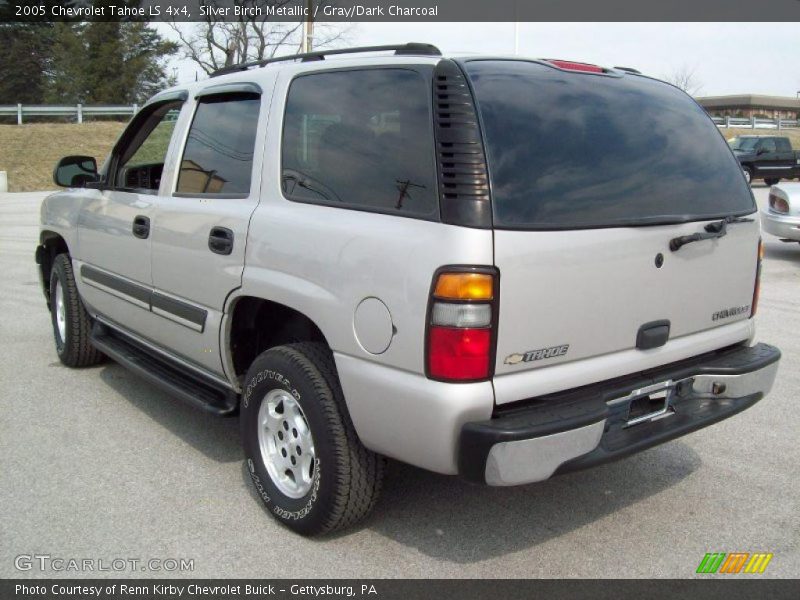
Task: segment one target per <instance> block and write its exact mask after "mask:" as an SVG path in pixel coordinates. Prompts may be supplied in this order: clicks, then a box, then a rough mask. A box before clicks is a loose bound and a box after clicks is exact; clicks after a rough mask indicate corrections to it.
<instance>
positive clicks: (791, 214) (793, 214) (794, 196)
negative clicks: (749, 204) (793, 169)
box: [761, 183, 800, 242]
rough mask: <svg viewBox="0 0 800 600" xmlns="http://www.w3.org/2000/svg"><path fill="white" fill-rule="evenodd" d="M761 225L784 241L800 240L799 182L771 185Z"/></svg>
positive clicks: (762, 213) (762, 212)
mask: <svg viewBox="0 0 800 600" xmlns="http://www.w3.org/2000/svg"><path fill="white" fill-rule="evenodd" d="M761 227H762V229H763V230H764V231H766V232H767V233H770V234H772V235H774V236H777V237H779V238H781V240H782V241H784V242H800V183H782V184H780V185H774V186H772V189H771V190H770V191H769V203H768V205H767V207H766V208H765V209H764V210H762V211H761Z"/></svg>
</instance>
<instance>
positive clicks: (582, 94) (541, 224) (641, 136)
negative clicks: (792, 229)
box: [466, 60, 755, 229]
mask: <svg viewBox="0 0 800 600" xmlns="http://www.w3.org/2000/svg"><path fill="white" fill-rule="evenodd" d="M466 71H467V73H468V75H469V77H470V79H471V81H472V84H473V87H474V90H475V95H476V100H477V104H478V108H479V111H480V114H481V118H482V123H483V132H484V138H485V145H486V148H487V158H488V162H489V170H490V177H491V185H492V203H493V211H494V225H495V227H500V228H516V229H569V228H589V227H613V226H624V225H642V224H654V223H668V222H682V221H689V220H701V219H706V218H707V219H711V218H719V217H721V216H726V215H731V214H737V215H739V214H747V213H751V212H753V211H754V210H755V207H754V204H753V200H752V197H751V195H750V192H749V190H748V189H747V186H746V184H745V183H744V180H743V178H742V173H741V168H740V166H739V164H738V162H737V161H736V159H735V158H734V157H733V155H732V154H731V152H730V150H729V149H728V147H727V146H726V144H725V141H724V140H723V138H722V137H721V136H720V134H719V132H718V131H717V128H716V126H715V125H714V124H713V123H712V121H711V120H710V119H709V118H708V117H707V116H706V114H705V112H704V111H703V109H702V108H700V107H699V106H697V104H696V103H695V102H693V101H692V100H691V98H689V97H688V96H686V95H685V94H684V93H683V92H680V91H679V90H677V89H675V88H673V87H672V86H669V85H665V84H663V83H661V82H658V81H653V80H650V79H647V78H645V77H637V76H628V75H626V76H623V77H613V76H598V75H587V74H578V73H568V72H563V71H560V70H558V69H554V68H551V67H548V66H545V65H541V64H537V63H533V62H525V61H511V60H509V61H469V62H467V63H466Z"/></svg>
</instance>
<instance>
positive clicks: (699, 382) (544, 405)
mask: <svg viewBox="0 0 800 600" xmlns="http://www.w3.org/2000/svg"><path fill="white" fill-rule="evenodd" d="M779 360H780V351H779V350H778V349H777V348H775V347H773V346H769V345H767V344H757V345H756V346H752V347H748V346H736V347H734V348H729V349H726V350H723V351H720V352H717V353H712V354H710V355H706V356H703V357H697V358H696V359H693V360H691V361H682V362H680V363H676V364H673V365H667V366H665V367H662V368H659V369H655V370H653V371H650V372H647V373H640V374H638V375H636V376H632V377H626V378H624V379H621V380H613V381H609V382H603V383H601V384H597V385H593V386H587V387H585V388H579V389H577V390H570V391H568V392H563V393H559V394H554V395H551V396H548V397H542V398H536V399H532V400H530V401H527V402H526V403H525V404H524V405H522V406H520V407H518V408H514V407H512V408H510V409H504V410H503V411H502V412H500V413H498V414H496V415H495V418H493V419H491V420H489V421H482V422H476V423H467V424H466V425H465V426H464V428H463V429H462V432H461V439H460V448H459V472H460V474H461V475H462V476H464V477H466V478H467V479H470V480H473V481H479V482H482V483H487V484H489V485H495V486H505V485H519V484H524V483H532V482H535V481H542V480H544V479H547V478H549V477H551V476H552V475H554V474H556V473H562V472H566V471H572V470H576V469H583V468H587V467H590V466H594V465H597V464H600V463H604V462H608V461H611V460H616V459H619V458H622V457H624V456H627V455H629V454H632V453H634V452H639V451H641V450H644V449H646V448H650V447H652V446H655V445H657V444H661V443H664V442H667V441H669V440H672V439H675V438H677V437H679V436H682V435H685V434H687V433H690V432H692V431H696V430H698V429H701V428H703V427H706V426H708V425H711V424H713V423H716V422H718V421H721V420H723V419H726V418H728V417H730V416H733V415H734V414H736V413H738V412H741V411H742V410H745V409H746V408H749V407H750V406H752V405H753V404H755V403H756V402H758V401H759V400H761V399H762V398H763V397H764V396H765V395H766V394H767V393H769V391H770V389H771V388H772V384H773V382H774V381H775V376H776V373H777V370H778V364H779ZM650 406H652V410H651V409H650V408H648V407H650Z"/></svg>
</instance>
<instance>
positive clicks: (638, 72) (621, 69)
mask: <svg viewBox="0 0 800 600" xmlns="http://www.w3.org/2000/svg"><path fill="white" fill-rule="evenodd" d="M614 68H615V69H617V71H625V72H626V73H633V74H634V75H641V74H642V72H641V71H639V70H638V69H632V68H630V67H614Z"/></svg>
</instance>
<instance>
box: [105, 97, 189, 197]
mask: <svg viewBox="0 0 800 600" xmlns="http://www.w3.org/2000/svg"><path fill="white" fill-rule="evenodd" d="M179 112H180V103H174V102H173V103H168V104H164V105H162V106H160V107H158V108H156V109H155V110H154V111H153V112H152V113H151V114H150V115H149V116H148V117H146V118H145V119H144V120H143V121H141V122H140V121H135V122H134V123H133V124H132V125H131V127H132V128H134V130H133V131H132V133H131V135H130V138H129V142H128V144H127V146H125V148H124V149H123V150H122V152H121V153H120V156H119V162H118V167H117V173H116V177H115V187H116V188H117V189H122V190H131V191H137V192H143V193H151V194H155V193H158V188H159V186H160V185H161V174H162V172H163V171H164V160H165V159H166V156H167V150H168V149H169V144H170V141H171V140H172V134H173V131H174V130H175V121H176V120H177V119H178V113H179Z"/></svg>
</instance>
